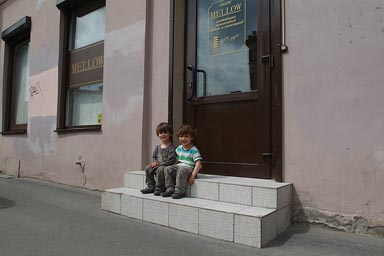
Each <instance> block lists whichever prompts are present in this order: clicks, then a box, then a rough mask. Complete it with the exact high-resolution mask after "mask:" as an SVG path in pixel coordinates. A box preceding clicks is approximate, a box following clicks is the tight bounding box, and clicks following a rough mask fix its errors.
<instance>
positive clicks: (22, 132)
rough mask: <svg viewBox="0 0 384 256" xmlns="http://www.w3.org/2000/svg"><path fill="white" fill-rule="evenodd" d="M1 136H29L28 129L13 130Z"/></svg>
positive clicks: (2, 133)
mask: <svg viewBox="0 0 384 256" xmlns="http://www.w3.org/2000/svg"><path fill="white" fill-rule="evenodd" d="M0 134H1V135H15V134H27V129H19V130H11V131H6V132H1V133H0Z"/></svg>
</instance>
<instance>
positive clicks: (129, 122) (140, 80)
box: [0, 0, 384, 232]
mask: <svg viewBox="0 0 384 256" xmlns="http://www.w3.org/2000/svg"><path fill="white" fill-rule="evenodd" d="M285 13H286V39H287V45H288V47H289V51H288V53H285V54H284V56H283V90H284V99H283V101H284V108H283V109H284V120H283V121H284V131H283V134H284V148H283V152H284V159H283V166H284V170H283V175H284V180H285V181H286V182H292V183H293V184H294V188H295V191H294V201H295V207H294V209H293V210H294V215H296V216H297V218H304V219H305V220H309V221H313V222H320V223H326V224H328V225H330V226H335V227H341V228H343V229H345V230H348V231H359V229H363V230H368V231H369V230H378V228H380V227H381V228H382V227H384V208H383V205H384V198H383V197H382V196H381V195H383V194H384V187H383V186H382V184H384V136H383V131H384V129H383V128H384V118H383V116H384V101H383V100H382V98H383V96H384V87H383V82H382V81H384V72H383V66H384V58H383V57H384V54H383V49H384V48H383V47H384V0H356V1H350V0H337V1H321V0H307V1H303V0H290V1H286V12H285ZM26 15H28V16H31V17H32V31H31V42H30V81H29V87H30V88H39V94H37V95H34V96H30V98H29V113H28V114H29V121H28V134H26V135H7V136H0V170H3V171H5V172H6V173H9V174H15V175H17V174H19V175H20V176H27V177H36V178H38V179H44V180H49V181H53V182H59V183H65V184H69V185H75V186H84V187H87V188H97V189H106V188H111V187H118V186H121V185H122V182H123V178H122V177H123V174H124V172H126V171H134V170H140V169H142V168H143V167H144V165H145V164H147V163H148V162H149V160H150V155H151V151H152V149H153V147H154V145H155V144H156V143H158V139H157V137H156V135H155V133H154V128H155V127H156V125H157V124H158V123H159V122H161V121H166V120H167V119H168V110H169V108H168V93H169V92H168V88H169V87H168V83H169V24H170V23H169V22H170V6H169V2H167V4H164V2H162V1H155V0H146V1H143V0H131V1H125V0H107V8H106V36H105V52H104V54H105V65H104V92H103V93H104V94H103V127H102V132H86V133H84V132H82V133H68V134H58V133H56V132H54V130H55V128H56V119H57V93H58V56H59V54H58V52H59V22H60V12H59V10H58V9H57V8H56V6H55V1H52V0H28V1H24V0H8V1H6V2H5V3H3V4H1V5H0V28H1V31H3V30H5V29H6V28H8V27H9V26H11V25H12V24H14V23H15V22H17V21H18V20H19V19H20V18H22V17H24V16H26ZM176 30H177V31H178V30H181V31H182V29H179V28H178V27H177V28H176ZM176 33H177V32H176ZM175 36H176V37H178V38H179V37H180V34H178V35H175ZM175 43H178V44H179V45H180V42H179V41H177V42H175ZM179 45H178V46H177V51H175V52H180V51H179V50H180V49H182V47H181V46H179ZM3 60H4V42H3V41H1V40H0V65H1V66H0V79H1V80H0V81H2V78H3V66H2V65H3V63H4V62H3ZM174 61H175V63H176V65H182V64H181V63H182V62H183V60H182V56H180V53H178V55H177V54H176V55H175V56H174ZM174 70H176V68H175V69H174ZM178 70H179V69H178ZM176 73H177V74H176ZM175 74H176V75H179V76H180V78H178V79H177V80H178V81H180V80H182V76H181V71H180V70H179V71H178V72H175ZM176 86H178V87H177V88H179V86H180V84H174V87H175V91H174V92H176V93H175V94H174V95H179V94H178V93H177V92H179V93H180V91H181V90H179V89H177V88H176ZM1 93H2V90H0V94H1ZM2 100H3V98H2V95H0V101H2ZM173 100H174V102H178V103H177V104H175V106H174V107H176V108H177V109H174V110H173V111H174V115H175V113H176V114H177V116H178V120H177V122H180V113H181V110H180V107H181V106H180V104H181V103H180V102H179V101H177V99H176V98H174V99H173ZM0 103H1V102H0ZM176 105H177V106H176ZM0 108H1V104H0ZM0 122H1V119H0ZM356 223H357V224H356ZM373 232H376V231H373Z"/></svg>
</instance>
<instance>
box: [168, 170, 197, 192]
mask: <svg viewBox="0 0 384 256" xmlns="http://www.w3.org/2000/svg"><path fill="white" fill-rule="evenodd" d="M192 172H193V169H192V168H191V167H186V166H179V165H171V166H167V167H165V169H164V174H165V187H166V189H167V191H174V192H178V193H182V194H185V193H186V191H187V185H188V177H189V176H190V175H191V174H192Z"/></svg>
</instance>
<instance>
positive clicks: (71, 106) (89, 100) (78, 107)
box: [67, 84, 103, 126]
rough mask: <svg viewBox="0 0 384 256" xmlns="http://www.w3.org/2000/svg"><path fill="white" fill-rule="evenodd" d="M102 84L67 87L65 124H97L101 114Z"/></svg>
mask: <svg viewBox="0 0 384 256" xmlns="http://www.w3.org/2000/svg"><path fill="white" fill-rule="evenodd" d="M102 96H103V84H93V85H87V86H82V87H78V88H70V89H68V98H67V100H68V102H67V107H68V109H67V113H70V114H69V115H67V125H73V126H78V125H89V124H98V120H99V117H100V115H101V108H102V105H101V102H102Z"/></svg>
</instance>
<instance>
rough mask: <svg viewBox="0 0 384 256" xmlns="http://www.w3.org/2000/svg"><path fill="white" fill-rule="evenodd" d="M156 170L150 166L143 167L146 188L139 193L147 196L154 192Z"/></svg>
mask: <svg viewBox="0 0 384 256" xmlns="http://www.w3.org/2000/svg"><path fill="white" fill-rule="evenodd" d="M155 171H156V169H153V168H152V167H151V165H147V166H146V167H145V184H146V187H145V188H144V189H142V190H140V192H141V193H144V194H148V193H153V192H154V191H155V178H154V174H155Z"/></svg>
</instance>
